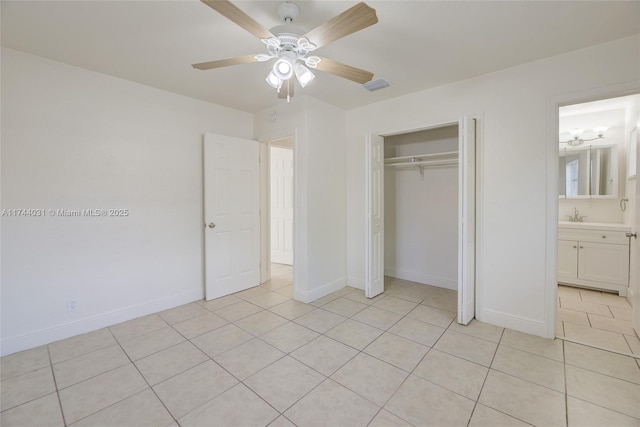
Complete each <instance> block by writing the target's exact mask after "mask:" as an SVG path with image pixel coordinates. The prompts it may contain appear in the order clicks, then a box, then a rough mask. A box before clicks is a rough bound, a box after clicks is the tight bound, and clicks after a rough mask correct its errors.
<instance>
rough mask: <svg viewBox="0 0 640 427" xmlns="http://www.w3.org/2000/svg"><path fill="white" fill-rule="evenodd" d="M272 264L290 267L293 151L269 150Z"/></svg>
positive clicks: (276, 148) (291, 260)
mask: <svg viewBox="0 0 640 427" xmlns="http://www.w3.org/2000/svg"><path fill="white" fill-rule="evenodd" d="M270 181H271V191H270V205H271V207H270V214H271V262H276V263H279V264H287V265H292V264H293V150H292V149H290V148H282V147H271V149H270Z"/></svg>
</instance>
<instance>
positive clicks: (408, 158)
mask: <svg viewBox="0 0 640 427" xmlns="http://www.w3.org/2000/svg"><path fill="white" fill-rule="evenodd" d="M442 157H447V158H457V157H458V152H457V151H446V152H442V153H431V154H418V155H413V156H402V157H387V158H386V159H384V162H385V163H396V162H402V161H416V160H417V161H422V159H429V158H432V159H435V158H442Z"/></svg>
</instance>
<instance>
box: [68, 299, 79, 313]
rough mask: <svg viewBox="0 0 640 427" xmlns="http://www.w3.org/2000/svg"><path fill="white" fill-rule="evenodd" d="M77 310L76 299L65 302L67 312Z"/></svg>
mask: <svg viewBox="0 0 640 427" xmlns="http://www.w3.org/2000/svg"><path fill="white" fill-rule="evenodd" d="M77 309H78V300H77V299H68V300H67V311H76V310H77Z"/></svg>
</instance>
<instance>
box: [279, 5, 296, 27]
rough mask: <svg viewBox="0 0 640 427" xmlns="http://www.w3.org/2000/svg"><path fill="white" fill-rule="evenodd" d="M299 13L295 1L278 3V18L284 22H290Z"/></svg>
mask: <svg viewBox="0 0 640 427" xmlns="http://www.w3.org/2000/svg"><path fill="white" fill-rule="evenodd" d="M299 13H300V9H298V6H297V5H296V4H295V3H291V2H289V1H287V2H284V3H280V6H278V14H279V15H280V18H282V22H284V23H285V24H291V23H292V22H293V21H295V19H296V18H297V17H298V14H299Z"/></svg>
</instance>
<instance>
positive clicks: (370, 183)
mask: <svg viewBox="0 0 640 427" xmlns="http://www.w3.org/2000/svg"><path fill="white" fill-rule="evenodd" d="M365 156H366V176H365V182H366V190H365V199H366V200H365V203H366V209H367V218H366V226H367V230H366V233H365V245H366V249H365V250H366V252H365V253H366V260H365V279H364V280H365V295H366V296H367V297H368V298H373V297H375V296H376V295H378V294H381V293H382V292H384V139H383V138H382V137H381V136H379V135H372V134H369V135H368V138H367V141H366V154H365Z"/></svg>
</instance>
